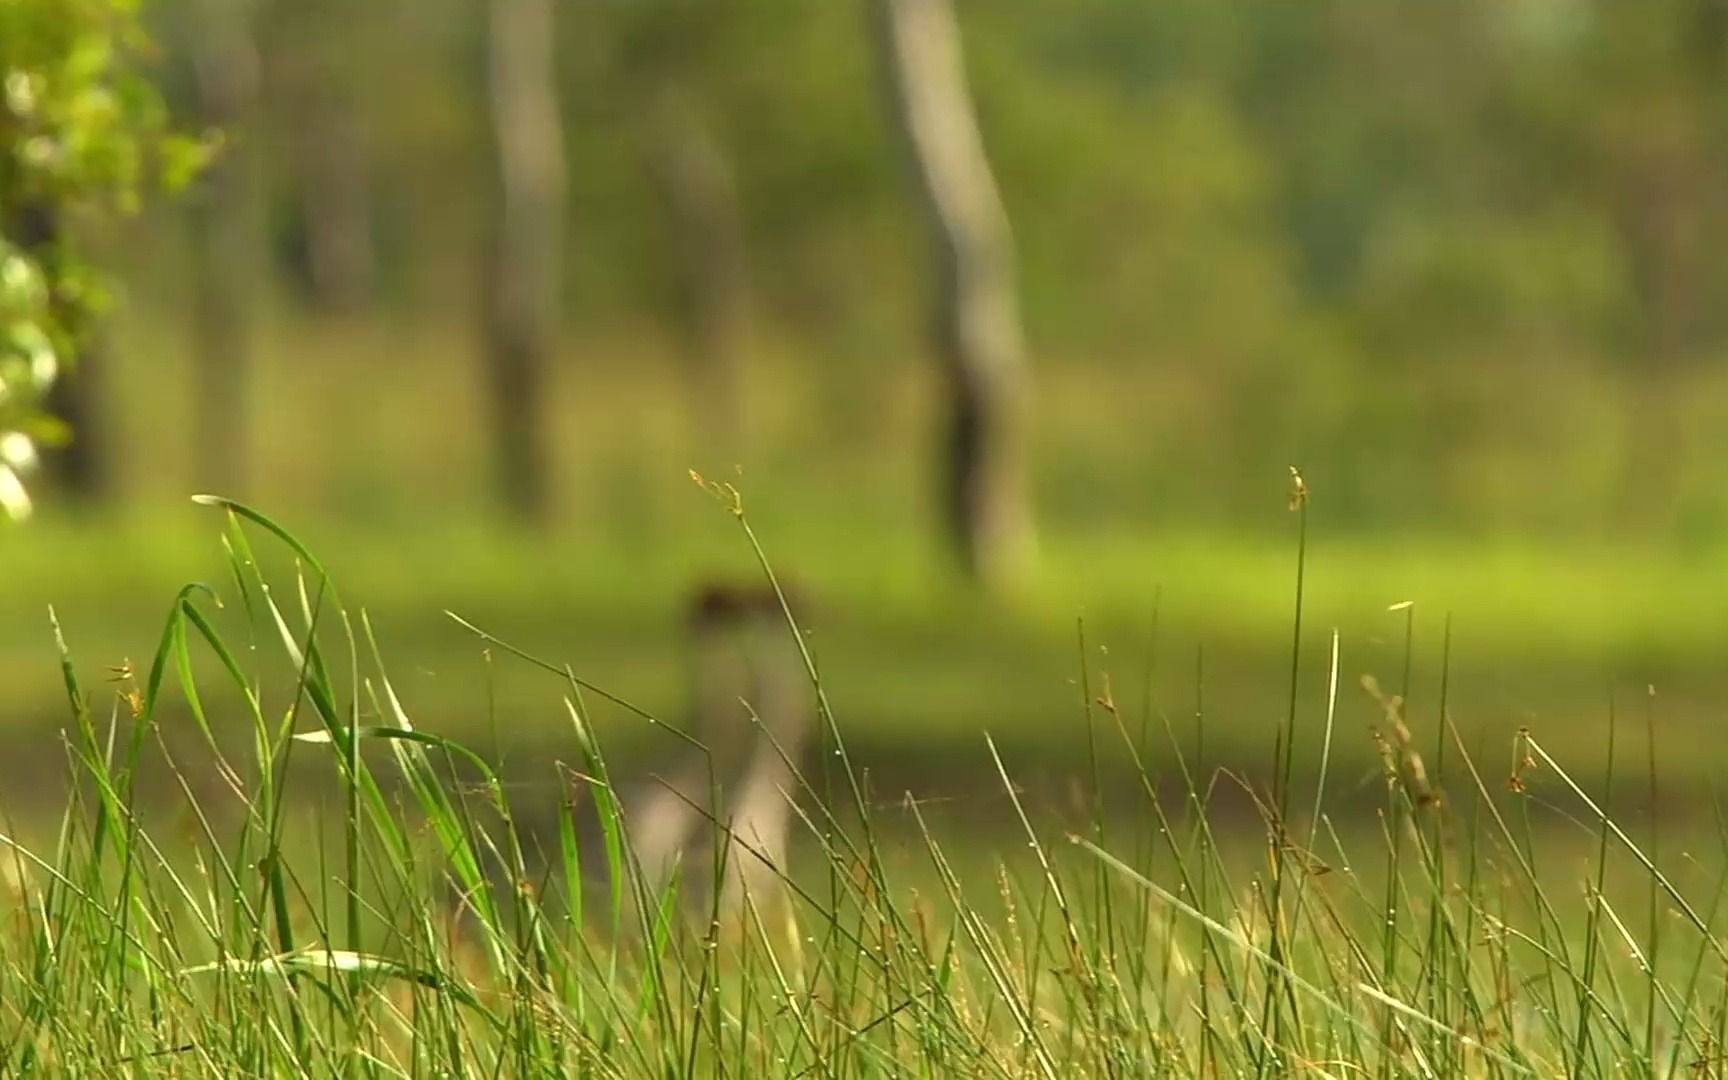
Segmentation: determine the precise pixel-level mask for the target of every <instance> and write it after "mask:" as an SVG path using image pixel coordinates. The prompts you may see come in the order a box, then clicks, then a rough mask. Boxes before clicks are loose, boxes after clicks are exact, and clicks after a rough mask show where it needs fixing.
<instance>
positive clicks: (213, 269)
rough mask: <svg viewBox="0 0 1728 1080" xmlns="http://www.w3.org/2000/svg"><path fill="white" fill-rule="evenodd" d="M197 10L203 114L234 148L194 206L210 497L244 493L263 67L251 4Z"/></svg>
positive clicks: (198, 354) (202, 471)
mask: <svg viewBox="0 0 1728 1080" xmlns="http://www.w3.org/2000/svg"><path fill="white" fill-rule="evenodd" d="M198 7H199V10H198V17H199V18H198V33H197V34H196V35H193V37H192V39H191V40H192V43H193V44H192V49H193V56H192V64H193V74H194V81H195V87H196V92H197V96H198V111H199V113H200V115H201V118H202V120H203V121H204V122H205V123H207V124H209V125H210V126H212V127H215V128H217V129H218V130H220V131H221V132H222V133H223V135H224V137H225V140H226V142H225V145H224V146H223V148H222V152H221V154H220V155H219V156H218V158H217V159H216V160H215V161H214V162H213V163H212V164H211V166H210V168H209V169H208V170H207V171H206V172H205V174H204V175H203V177H202V178H201V181H200V185H199V190H198V191H197V192H196V193H195V195H194V197H193V199H192V204H191V211H192V234H193V235H192V244H193V274H194V292H195V297H194V302H193V308H192V318H193V321H194V325H193V339H194V352H195V361H196V364H197V391H196V393H197V405H196V411H197V421H196V423H197V425H198V430H197V440H198V443H197V462H198V463H197V475H198V477H199V479H200V482H201V483H203V484H204V485H206V486H208V487H209V488H211V489H212V490H215V491H218V492H222V493H224V494H230V493H232V494H238V493H239V492H241V491H244V490H245V484H246V481H247V479H248V462H249V454H248V453H247V442H248V435H249V432H250V424H249V410H248V408H247V386H248V383H249V376H250V372H251V367H252V363H251V351H252V350H251V340H250V324H251V306H252V293H253V290H254V283H255V278H256V273H255V271H256V264H255V259H256V252H255V248H254V243H255V237H256V234H257V222H256V221H255V220H254V215H253V207H254V194H255V188H256V176H257V174H256V161H257V158H256V154H255V152H254V149H255V148H254V145H253V142H252V140H253V138H254V135H255V134H256V127H255V123H254V121H255V119H256V113H255V106H256V104H257V100H258V62H259V58H258V52H257V48H256V45H255V44H254V39H253V32H252V25H251V19H252V8H251V5H249V4H245V3H241V2H238V0H202V2H201V3H200V4H199V5H198Z"/></svg>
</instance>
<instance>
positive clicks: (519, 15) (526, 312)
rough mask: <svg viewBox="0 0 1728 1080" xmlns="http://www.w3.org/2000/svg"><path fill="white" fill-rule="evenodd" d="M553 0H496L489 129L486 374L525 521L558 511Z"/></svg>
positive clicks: (560, 186)
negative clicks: (491, 199) (494, 173)
mask: <svg viewBox="0 0 1728 1080" xmlns="http://www.w3.org/2000/svg"><path fill="white" fill-rule="evenodd" d="M553 11H554V0H491V24H490V30H491V33H490V42H489V44H490V78H491V92H492V113H491V115H492V130H493V137H494V140H495V142H496V146H497V155H498V157H497V161H498V207H497V218H496V235H495V238H494V251H493V258H494V261H493V263H492V265H491V267H490V268H489V270H488V273H487V278H488V282H487V284H488V299H489V304H488V327H487V332H488V339H489V341H488V344H489V349H490V357H489V361H490V362H489V364H488V373H489V377H490V383H491V390H492V403H493V408H494V417H493V419H494V431H495V435H496V446H497V456H498V462H497V467H498V476H499V486H500V489H501V491H502V493H503V497H504V501H505V503H506V505H507V506H508V507H509V508H510V510H511V511H512V512H514V513H515V514H516V515H517V516H518V517H519V518H522V519H524V520H527V521H530V522H541V521H544V520H545V519H546V518H547V517H548V516H549V515H550V512H551V505H550V504H551V481H550V477H549V471H550V470H549V463H548V457H549V448H548V445H547V444H548V433H547V431H546V413H547V402H546V400H545V399H546V392H547V389H546V383H547V368H548V366H549V364H550V360H551V354H552V352H553V349H554V346H555V344H556V341H557V337H558V312H559V308H560V304H559V293H560V290H561V288H562V263H563V259H562V249H563V243H564V134H563V125H562V122H561V120H560V118H559V114H558V88H557V79H556V66H555V63H554V57H555V53H556V45H555V40H556V39H555V35H554V19H553Z"/></svg>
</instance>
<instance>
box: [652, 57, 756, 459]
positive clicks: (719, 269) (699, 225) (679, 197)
mask: <svg viewBox="0 0 1728 1080" xmlns="http://www.w3.org/2000/svg"><path fill="white" fill-rule="evenodd" d="M649 139H650V146H649V159H650V160H649V165H650V168H651V170H652V171H653V173H654V176H655V178H656V179H657V181H658V182H659V185H660V187H661V189H662V190H663V191H664V192H665V196H666V202H667V205H668V206H669V207H670V209H671V216H672V222H673V234H674V237H675V238H676V242H677V245H678V250H677V251H676V252H675V253H674V258H675V259H676V265H677V274H678V294H679V304H680V307H681V311H682V322H683V327H682V328H683V331H684V342H685V351H686V355H687V359H688V363H689V366H690V370H691V375H692V378H691V381H690V382H691V388H692V392H691V397H692V403H691V404H692V409H693V412H694V418H695V424H696V429H697V430H698V431H699V432H701V434H702V441H703V446H702V450H703V452H704V454H705V455H714V454H719V455H733V456H735V455H737V454H739V453H742V452H743V451H744V449H745V447H744V445H743V443H744V437H745V435H746V434H747V425H746V417H745V416H744V390H743V376H744V373H743V365H744V362H745V352H746V350H747V348H748V336H749V275H748V272H747V269H746V262H745V255H744V236H743V225H742V223H741V221H740V217H741V215H740V213H739V208H738V186H737V179H736V176H735V174H734V171H733V168H732V162H731V160H730V158H729V157H728V156H727V154H726V152H725V149H724V148H723V147H722V146H721V144H720V142H719V140H718V139H717V138H716V137H715V135H714V131H713V127H712V124H711V123H710V122H709V119H708V117H707V116H706V114H705V113H704V112H703V111H702V109H701V107H700V105H699V104H698V103H697V102H695V101H694V100H692V99H691V98H690V96H689V95H688V94H687V93H685V92H683V91H682V90H680V89H678V88H677V87H675V86H672V85H669V84H668V85H666V86H663V87H661V89H660V90H659V92H658V93H657V95H656V97H655V104H654V115H653V120H652V130H651V132H650V134H649ZM725 464H733V462H730V461H728V462H725Z"/></svg>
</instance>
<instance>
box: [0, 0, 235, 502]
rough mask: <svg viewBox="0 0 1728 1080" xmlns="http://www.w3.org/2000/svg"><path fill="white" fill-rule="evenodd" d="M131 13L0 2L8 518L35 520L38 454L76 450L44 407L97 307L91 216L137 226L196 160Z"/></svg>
mask: <svg viewBox="0 0 1728 1080" xmlns="http://www.w3.org/2000/svg"><path fill="white" fill-rule="evenodd" d="M148 45H149V43H148V40H147V39H146V38H145V36H144V34H143V31H142V28H141V26H140V24H139V22H138V12H137V4H136V3H135V0H4V2H0V81H3V85H0V91H3V93H4V99H3V101H0V511H3V512H4V513H5V514H6V515H8V516H12V517H18V516H21V515H23V514H25V513H27V512H28V511H29V508H30V501H29V497H28V495H27V494H26V492H25V488H24V484H23V480H22V474H23V473H24V472H26V471H27V470H28V469H30V468H31V467H32V466H33V465H34V463H35V460H36V446H37V444H39V443H50V444H52V443H58V442H61V441H64V440H65V439H68V438H71V437H74V436H73V435H72V433H70V432H67V431H66V430H64V428H63V426H62V425H60V424H58V423H56V422H55V420H54V419H53V418H52V417H50V416H49V415H47V413H46V412H45V411H44V408H43V402H44V399H45V398H46V396H47V395H48V392H49V390H50V388H51V387H52V385H53V384H54V383H55V381H56V380H57V379H60V378H62V377H64V376H63V372H64V369H65V368H66V367H67V366H68V363H69V361H70V358H71V357H72V356H73V355H74V354H75V352H76V349H77V347H78V344H79V342H80V340H81V338H82V337H83V336H84V335H85V334H86V333H87V332H88V331H89V328H90V320H91V318H92V317H93V315H94V314H95V312H96V310H97V309H98V307H99V306H100V304H101V301H102V296H103V290H102V284H101V278H100V275H98V274H96V273H94V272H93V271H92V269H91V267H90V265H89V264H88V263H87V262H86V261H85V260H84V259H83V258H81V257H80V252H79V245H78V241H77V230H78V228H79V226H80V224H81V221H80V219H81V218H82V217H85V216H88V215H109V214H115V213H122V214H124V213H131V212H133V211H135V210H136V209H137V207H138V205H139V202H140V199H141V198H142V197H143V195H144V194H145V193H147V192H148V191H150V190H153V189H155V188H157V187H159V186H164V185H166V186H170V187H172V186H178V185H179V184H181V183H183V182H184V181H185V180H186V179H187V178H188V177H189V176H190V174H191V173H192V171H193V170H194V169H196V167H197V165H198V163H199V161H200V159H201V157H202V153H201V151H200V149H199V148H198V146H197V145H196V144H195V143H192V142H190V141H187V140H184V139H180V138H177V137H174V136H173V135H172V134H171V133H170V130H169V126H168V122H167V115H166V112H165V110H164V109H163V106H162V102H161V99H160V97H159V95H158V93H157V91H156V89H155V88H154V87H153V86H152V84H151V83H150V82H149V80H147V79H146V78H145V77H144V76H143V74H142V71H141V67H140V61H141V59H142V58H143V57H144V56H145V54H146V51H147V49H148Z"/></svg>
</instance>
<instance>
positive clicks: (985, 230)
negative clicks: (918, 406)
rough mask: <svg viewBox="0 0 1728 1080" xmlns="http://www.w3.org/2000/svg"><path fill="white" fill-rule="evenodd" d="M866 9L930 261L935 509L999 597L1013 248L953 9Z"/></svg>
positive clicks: (1013, 334) (1019, 426) (1014, 519)
mask: <svg viewBox="0 0 1728 1080" xmlns="http://www.w3.org/2000/svg"><path fill="white" fill-rule="evenodd" d="M871 3H872V5H873V9H874V13H875V16H876V18H875V24H876V41H877V45H878V51H879V53H880V55H881V61H882V68H883V71H884V73H885V81H886V82H887V85H888V89H889V91H890V94H889V96H890V100H891V102H892V104H893V109H892V116H893V119H894V122H895V127H896V129H897V130H898V131H899V133H900V135H901V137H902V140H903V141H904V143H905V145H906V148H907V151H908V156H909V158H910V160H911V164H912V169H913V172H914V174H915V175H916V177H917V180H918V187H919V191H920V193H921V194H922V196H923V201H924V206H925V210H926V216H927V219H928V222H929V226H930V231H931V235H932V239H933V241H934V247H935V250H936V257H937V264H938V265H937V268H938V274H939V292H938V295H937V298H936V328H937V346H938V348H939V349H940V351H941V355H942V359H943V361H944V371H945V374H946V377H947V386H948V408H949V429H948V444H947V447H946V450H945V455H946V457H945V462H944V468H945V478H944V479H945V483H944V492H943V496H944V509H945V511H946V513H947V515H948V524H949V528H950V529H951V530H952V533H953V538H954V540H955V542H956V544H957V546H958V547H959V550H960V554H961V557H962V558H963V560H964V561H965V564H966V567H967V569H968V570H969V571H970V572H971V573H972V575H973V576H974V577H975V578H976V579H977V580H978V581H979V582H980V584H982V585H983V586H984V587H986V588H988V589H992V590H994V589H1000V588H1002V587H1004V586H1006V585H1008V584H1009V583H1011V581H1012V580H1013V578H1014V577H1015V576H1016V574H1017V573H1018V572H1019V571H1020V569H1021V568H1022V564H1023V563H1024V561H1025V560H1026V559H1027V558H1028V557H1029V555H1030V553H1031V546H1032V527H1031V515H1030V510H1029V507H1028V504H1027V494H1026V480H1025V454H1026V448H1025V440H1026V434H1025V427H1026V416H1025V414H1026V406H1027V396H1026V386H1025V383H1026V360H1025V346H1024V342H1023V340H1022V336H1021V325H1020V311H1019V303H1018V299H1017V296H1016V284H1015V272H1014V244H1013V237H1012V234H1011V231H1010V229H1009V225H1008V216H1007V213H1006V212H1005V211H1004V209H1003V206H1002V198H1001V195H1000V194H999V192H998V191H997V189H996V182H995V178H994V177H993V176H992V174H991V172H990V163H989V160H988V159H987V158H986V156H985V153H984V143H983V139H982V137H981V135H980V134H979V131H978V123H977V117H976V115H975V111H974V109H973V105H972V98H971V95H970V93H969V92H968V90H967V85H966V72H965V66H964V63H963V60H962V57H961V51H960V30H959V24H958V23H957V21H956V19H955V15H954V8H953V5H952V3H951V2H950V0H871Z"/></svg>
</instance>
